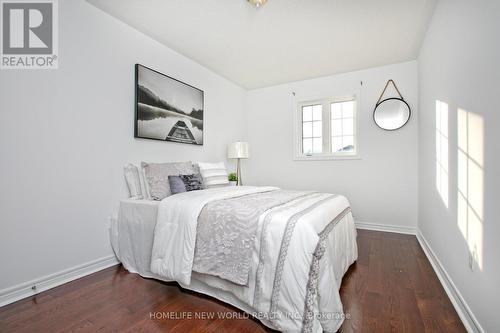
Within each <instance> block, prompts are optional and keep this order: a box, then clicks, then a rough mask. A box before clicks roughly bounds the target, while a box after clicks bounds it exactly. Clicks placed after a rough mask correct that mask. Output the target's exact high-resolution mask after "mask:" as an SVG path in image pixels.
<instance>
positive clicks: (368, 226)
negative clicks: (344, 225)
mask: <svg viewBox="0 0 500 333" xmlns="http://www.w3.org/2000/svg"><path fill="white" fill-rule="evenodd" d="M354 224H355V225H356V228H358V229H365V230H374V231H385V232H395V233H398V234H408V235H416V234H417V228H414V227H405V226H395V225H388V224H377V223H369V222H361V221H355V222H354Z"/></svg>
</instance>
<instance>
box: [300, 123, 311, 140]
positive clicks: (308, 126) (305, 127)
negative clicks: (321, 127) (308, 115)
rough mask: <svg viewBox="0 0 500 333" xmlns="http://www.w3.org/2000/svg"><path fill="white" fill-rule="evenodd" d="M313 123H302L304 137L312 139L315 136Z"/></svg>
mask: <svg viewBox="0 0 500 333" xmlns="http://www.w3.org/2000/svg"><path fill="white" fill-rule="evenodd" d="M312 124H313V123H312V122H307V123H302V137H303V138H311V137H312V136H313V132H312V128H313V127H312Z"/></svg>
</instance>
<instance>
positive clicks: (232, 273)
mask: <svg viewBox="0 0 500 333" xmlns="http://www.w3.org/2000/svg"><path fill="white" fill-rule="evenodd" d="M310 193H311V192H298V191H284V190H273V191H268V192H262V193H256V194H250V195H245V196H240V197H235V198H230V199H224V200H217V201H213V202H210V203H208V204H207V205H206V206H205V207H204V208H203V210H202V211H201V214H200V215H199V217H198V226H197V232H196V246H195V252H194V261H193V271H195V272H198V273H204V274H209V275H214V276H218V277H220V278H223V279H226V280H229V281H231V282H234V283H236V284H239V285H247V284H248V277H249V273H250V269H251V260H252V248H253V244H254V241H255V236H256V234H257V227H258V223H259V218H260V216H261V215H262V214H263V213H264V212H265V211H267V210H270V209H273V208H275V207H278V206H281V205H283V204H286V203H288V202H290V201H292V200H295V199H297V198H299V197H302V196H305V195H308V194H310Z"/></svg>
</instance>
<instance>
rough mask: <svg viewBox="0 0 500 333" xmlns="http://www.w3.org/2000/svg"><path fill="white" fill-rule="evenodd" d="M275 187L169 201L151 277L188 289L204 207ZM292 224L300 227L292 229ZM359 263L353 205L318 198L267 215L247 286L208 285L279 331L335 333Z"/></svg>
mask: <svg viewBox="0 0 500 333" xmlns="http://www.w3.org/2000/svg"><path fill="white" fill-rule="evenodd" d="M271 189H273V188H270V187H224V188H218V189H210V190H203V191H192V192H187V193H182V194H177V195H173V196H170V197H168V198H166V199H164V200H163V201H162V202H161V203H160V206H159V209H158V218H157V224H156V228H155V233H154V243H153V251H152V260H151V271H152V272H153V273H155V274H157V275H159V276H161V277H162V278H164V279H165V280H173V281H177V282H179V283H180V284H181V285H182V286H189V285H190V283H191V275H192V267H193V259H194V252H195V251H194V250H195V243H196V226H197V220H198V216H199V214H200V212H201V210H202V209H203V207H204V206H205V205H206V204H207V203H209V202H211V201H214V200H221V199H226V198H232V197H236V196H241V195H246V194H253V193H259V192H263V191H269V190H271ZM292 217H293V219H292ZM291 220H294V221H295V223H294V224H293V226H292V227H290V221H291ZM332 229H334V230H335V232H330V231H331V230H332ZM284 239H286V240H287V245H286V246H284V245H283V243H284ZM320 245H322V246H320ZM356 259H357V246H356V230H355V228H354V223H353V220H352V215H351V213H350V209H349V203H348V201H347V199H345V198H344V197H342V196H334V195H331V194H323V193H314V194H311V195H308V196H305V197H303V198H299V199H296V200H294V201H292V202H290V203H288V204H285V205H283V206H279V207H277V208H274V209H271V210H269V211H267V212H265V213H263V214H262V216H261V217H260V219H259V228H258V231H257V237H256V240H255V245H254V249H253V254H252V270H251V273H250V278H249V284H248V286H237V285H234V284H231V283H223V282H221V280H220V279H218V278H215V277H214V278H213V279H211V277H210V276H205V278H204V279H205V282H206V283H207V284H209V285H211V286H212V287H214V288H219V289H221V290H225V291H229V292H231V293H232V294H233V295H234V296H235V297H236V298H237V299H239V300H240V301H242V302H243V303H245V304H247V305H248V306H249V308H251V309H253V310H254V313H252V315H254V316H256V317H257V318H259V319H261V320H262V321H263V322H265V323H266V324H268V325H269V324H271V325H272V326H273V328H276V329H280V330H282V331H285V332H301V331H312V332H322V331H328V332H335V331H336V330H337V329H338V328H339V327H340V325H341V324H342V321H343V313H342V303H341V301H340V296H339V292H338V289H339V287H340V282H341V279H342V276H343V274H344V273H345V271H346V270H347V268H348V267H349V265H350V264H352V263H353V262H354V261H355V260H356ZM335 267H337V269H334V268H335ZM339 267H340V268H339ZM318 294H319V297H318Z"/></svg>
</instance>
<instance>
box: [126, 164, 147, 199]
mask: <svg viewBox="0 0 500 333" xmlns="http://www.w3.org/2000/svg"><path fill="white" fill-rule="evenodd" d="M123 172H124V174H125V180H126V182H127V187H128V191H129V193H130V198H132V199H142V198H143V197H144V196H143V195H142V190H141V179H140V177H139V169H137V167H136V166H135V165H133V164H130V163H129V164H127V165H125V167H123Z"/></svg>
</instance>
